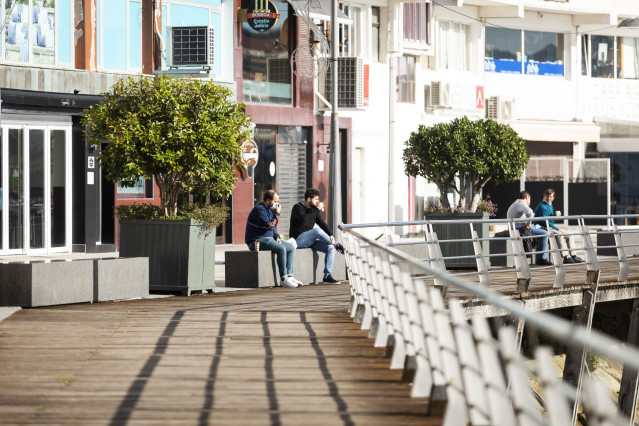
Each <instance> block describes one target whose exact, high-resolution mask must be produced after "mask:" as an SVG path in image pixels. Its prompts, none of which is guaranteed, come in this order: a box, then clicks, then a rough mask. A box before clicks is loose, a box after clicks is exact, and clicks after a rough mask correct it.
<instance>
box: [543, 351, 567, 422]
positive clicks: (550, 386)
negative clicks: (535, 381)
mask: <svg viewBox="0 0 639 426" xmlns="http://www.w3.org/2000/svg"><path fill="white" fill-rule="evenodd" d="M552 355H553V354H552V352H551V351H550V349H548V348H537V350H536V352H535V359H536V360H537V365H538V367H537V371H538V375H539V380H540V381H541V386H542V392H543V395H544V405H545V406H546V409H547V410H548V420H549V424H550V425H551V426H565V425H569V424H570V418H571V414H572V413H571V412H570V410H569V407H570V402H569V401H568V399H567V398H566V396H565V393H564V392H562V391H561V389H559V387H560V386H561V383H560V382H559V380H557V376H556V373H555V363H554V362H553V360H552Z"/></svg>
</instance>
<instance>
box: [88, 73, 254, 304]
mask: <svg viewBox="0 0 639 426" xmlns="http://www.w3.org/2000/svg"><path fill="white" fill-rule="evenodd" d="M104 97H105V101H104V102H102V103H100V104H98V105H94V106H92V107H91V108H89V109H87V110H85V111H84V117H83V120H84V124H85V126H86V127H85V128H86V129H87V141H88V142H89V143H90V144H92V145H94V146H96V147H101V146H102V147H103V148H102V149H101V153H100V154H99V155H98V160H99V161H100V165H101V167H102V170H103V172H104V173H105V176H106V178H107V179H109V180H111V181H114V182H119V183H120V184H121V185H123V186H130V185H133V184H134V182H135V181H136V179H139V178H140V177H144V178H147V179H150V178H153V180H154V182H155V184H156V185H157V188H158V191H159V199H160V205H159V206H153V205H134V206H130V207H121V208H119V209H118V212H117V216H118V218H119V220H120V255H121V256H123V257H130V256H145V257H149V271H150V272H149V274H150V276H149V283H150V290H165V291H180V292H182V293H183V294H190V293H191V292H192V291H194V290H205V289H212V288H213V287H214V286H215V276H214V271H215V228H216V227H217V226H218V225H219V224H220V223H222V222H223V221H224V220H225V219H226V217H227V215H228V211H227V209H226V207H225V206H223V205H221V204H217V205H216V204H213V205H205V204H203V203H192V202H189V200H190V199H195V200H199V201H202V200H203V199H205V198H206V199H209V200H221V199H223V198H224V197H227V196H229V195H231V193H232V191H233V189H234V187H235V180H236V179H237V175H236V173H235V168H237V167H239V166H240V158H241V143H242V141H243V140H246V139H248V138H249V137H250V131H249V125H250V120H249V119H248V117H246V115H245V114H244V104H242V103H237V102H235V101H233V100H232V93H231V91H230V90H228V89H227V88H224V87H221V86H218V85H215V84H214V83H212V82H202V81H199V80H195V79H177V78H174V77H170V76H167V75H158V76H156V77H154V78H149V77H144V76H140V77H139V78H137V79H134V78H132V77H129V78H127V79H123V80H120V81H118V82H117V83H115V84H114V85H113V86H112V87H111V89H110V90H109V91H108V92H106V93H104ZM185 194H188V195H191V196H185ZM193 195H194V197H193Z"/></svg>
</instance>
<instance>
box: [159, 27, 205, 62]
mask: <svg viewBox="0 0 639 426" xmlns="http://www.w3.org/2000/svg"><path fill="white" fill-rule="evenodd" d="M166 52H167V55H166V56H167V58H166V62H167V65H168V66H169V68H179V67H208V68H211V67H212V66H213V65H214V64H215V31H214V28H213V27H168V43H167V49H166Z"/></svg>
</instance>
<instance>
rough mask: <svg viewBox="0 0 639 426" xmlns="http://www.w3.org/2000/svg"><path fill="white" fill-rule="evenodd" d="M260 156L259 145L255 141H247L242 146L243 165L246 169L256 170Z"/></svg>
mask: <svg viewBox="0 0 639 426" xmlns="http://www.w3.org/2000/svg"><path fill="white" fill-rule="evenodd" d="M259 157H260V155H259V152H258V151H257V143H255V142H254V141H246V142H244V143H243V144H242V164H244V168H245V169H248V168H249V167H250V168H251V169H254V168H255V166H256V165H257V160H258V159H259Z"/></svg>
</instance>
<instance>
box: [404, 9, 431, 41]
mask: <svg viewBox="0 0 639 426" xmlns="http://www.w3.org/2000/svg"><path fill="white" fill-rule="evenodd" d="M403 10H404V21H403V22H404V40H406V41H411V42H415V43H424V44H426V43H428V4H427V3H404V7H403Z"/></svg>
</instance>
